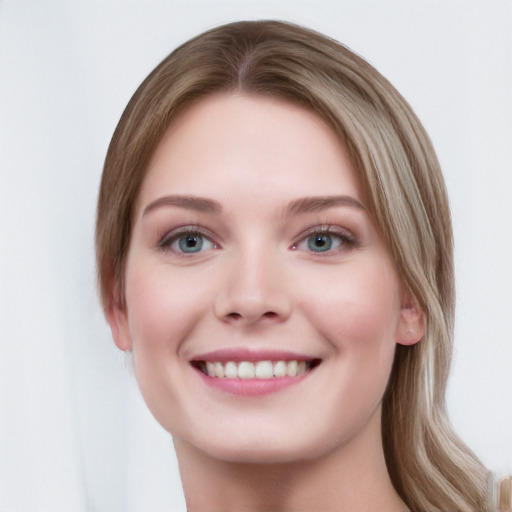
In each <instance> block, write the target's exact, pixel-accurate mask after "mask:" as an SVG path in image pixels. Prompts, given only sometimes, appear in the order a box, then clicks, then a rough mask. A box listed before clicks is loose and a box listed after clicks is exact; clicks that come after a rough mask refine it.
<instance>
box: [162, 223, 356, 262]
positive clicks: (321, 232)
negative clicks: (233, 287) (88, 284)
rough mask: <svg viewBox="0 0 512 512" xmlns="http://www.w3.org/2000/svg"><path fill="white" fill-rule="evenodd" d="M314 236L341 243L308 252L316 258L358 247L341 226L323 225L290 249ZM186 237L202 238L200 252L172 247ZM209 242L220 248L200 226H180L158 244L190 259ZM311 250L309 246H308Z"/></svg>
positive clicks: (305, 234) (350, 234) (164, 236)
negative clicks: (327, 237) (336, 240)
mask: <svg viewBox="0 0 512 512" xmlns="http://www.w3.org/2000/svg"><path fill="white" fill-rule="evenodd" d="M313 236H329V237H331V238H336V239H338V241H339V245H338V246H337V247H335V248H330V247H329V248H327V249H326V250H324V251H321V250H320V251H314V250H311V249H310V250H309V251H308V250H307V249H306V251H307V252H310V253H311V254H314V255H315V256H320V257H322V256H329V255H333V254H338V253H339V252H341V251H344V250H348V249H350V248H352V247H357V246H358V242H357V240H356V238H355V237H354V236H353V235H352V233H350V232H349V231H347V230H346V229H344V228H341V227H340V226H335V225H330V224H323V225H318V226H314V227H312V228H309V229H307V230H306V231H303V232H302V233H301V234H300V235H299V236H298V237H297V239H296V241H295V242H293V244H292V245H291V246H290V249H291V250H293V251H296V250H299V246H300V244H303V243H307V242H308V239H310V238H311V237H313ZM186 237H200V238H201V240H202V242H201V246H200V247H199V251H197V252H196V251H190V252H189V253H187V252H186V251H182V250H177V249H172V248H171V247H172V245H173V244H174V243H176V242H178V241H179V240H180V239H185V238H186ZM205 240H206V241H207V242H208V243H209V244H211V247H208V249H218V248H220V246H219V244H217V243H216V242H215V241H214V238H213V236H212V235H211V234H210V233H209V232H207V231H206V230H204V229H203V228H201V227H199V226H180V227H178V228H175V229H173V230H171V231H168V232H166V233H165V234H164V235H163V236H161V237H160V238H159V241H158V243H157V247H158V248H159V249H161V250H162V251H169V250H170V251H173V252H174V253H176V254H178V255H180V256H184V257H190V256H193V255H195V254H198V253H199V252H203V251H202V245H203V243H204V241H205ZM308 248H309V244H308Z"/></svg>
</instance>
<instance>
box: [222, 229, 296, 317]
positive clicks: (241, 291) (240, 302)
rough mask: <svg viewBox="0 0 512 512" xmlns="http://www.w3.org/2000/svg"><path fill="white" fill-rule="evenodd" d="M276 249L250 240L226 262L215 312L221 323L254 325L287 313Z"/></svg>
mask: <svg viewBox="0 0 512 512" xmlns="http://www.w3.org/2000/svg"><path fill="white" fill-rule="evenodd" d="M282 270H283V263H282V257H281V255H280V254H279V250H278V248H277V247H272V246H271V244H268V243H267V244H261V243H258V242H257V240H256V239H249V240H248V241H247V243H245V244H243V245H240V246H239V247H237V249H236V250H234V251H233V252H232V254H231V255H230V258H229V259H228V261H227V264H226V269H225V275H224V276H223V279H222V281H223V282H222V283H221V286H220V291H219V294H218V296H217V300H216V304H215V312H216V314H217V316H218V317H219V318H221V319H222V320H225V321H226V320H229V321H236V322H238V323H244V324H248V323H255V322H258V321H261V320H265V321H270V320H272V321H282V320H284V319H286V318H287V317H288V315H289V313H290V298H289V296H288V292H287V286H286V281H285V278H284V275H283V272H282Z"/></svg>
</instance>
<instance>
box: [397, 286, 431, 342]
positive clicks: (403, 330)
mask: <svg viewBox="0 0 512 512" xmlns="http://www.w3.org/2000/svg"><path fill="white" fill-rule="evenodd" d="M424 334H425V320H424V314H423V311H422V309H421V307H420V306H419V304H418V301H417V300H416V299H415V298H414V297H413V296H412V295H411V294H410V292H406V293H405V294H404V297H403V300H402V304H401V309H400V319H399V322H398V327H397V332H396V338H395V339H396V342H397V343H398V344H399V345H414V344H415V343H418V342H419V341H421V339H422V338H423V335H424Z"/></svg>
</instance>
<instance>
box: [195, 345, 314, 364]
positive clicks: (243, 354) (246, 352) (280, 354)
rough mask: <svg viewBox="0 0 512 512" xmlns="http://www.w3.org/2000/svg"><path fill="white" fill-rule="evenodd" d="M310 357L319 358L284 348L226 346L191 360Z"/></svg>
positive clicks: (294, 358)
mask: <svg viewBox="0 0 512 512" xmlns="http://www.w3.org/2000/svg"><path fill="white" fill-rule="evenodd" d="M312 359H320V358H318V357H315V356H310V355H306V354H299V353H297V352H290V351H286V350H269V349H248V348H227V349H219V350H213V351H210V352H204V353H202V354H197V355H195V356H194V357H192V358H191V359H190V360H191V361H215V362H228V361H234V362H239V361H250V362H255V361H309V360H312Z"/></svg>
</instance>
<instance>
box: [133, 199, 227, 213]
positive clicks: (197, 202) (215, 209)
mask: <svg viewBox="0 0 512 512" xmlns="http://www.w3.org/2000/svg"><path fill="white" fill-rule="evenodd" d="M162 206H177V207H179V208H185V209H186V210H195V211H197V212H206V213H219V212H220V211H221V210H222V208H221V206H220V204H219V203H218V202H217V201H214V200H213V199H207V198H205V197H197V196H181V195H172V196H164V197H160V198H158V199H156V200H155V201H153V202H152V203H150V204H148V206H146V208H144V212H143V213H142V216H144V215H146V214H147V213H149V212H151V211H153V210H156V209H157V208H160V207H162Z"/></svg>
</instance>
